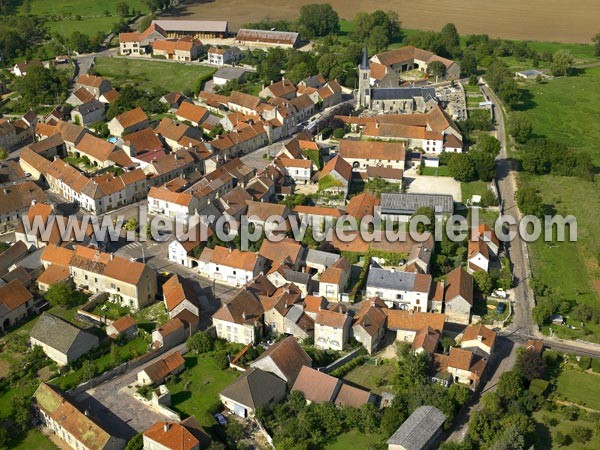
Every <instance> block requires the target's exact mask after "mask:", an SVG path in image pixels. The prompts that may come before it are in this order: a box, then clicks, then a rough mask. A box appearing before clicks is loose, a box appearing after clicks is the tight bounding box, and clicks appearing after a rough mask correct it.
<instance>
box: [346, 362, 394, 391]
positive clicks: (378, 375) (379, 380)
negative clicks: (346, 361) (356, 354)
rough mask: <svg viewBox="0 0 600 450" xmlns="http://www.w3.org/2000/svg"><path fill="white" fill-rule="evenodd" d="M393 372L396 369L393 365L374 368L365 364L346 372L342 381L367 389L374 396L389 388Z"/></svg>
mask: <svg viewBox="0 0 600 450" xmlns="http://www.w3.org/2000/svg"><path fill="white" fill-rule="evenodd" d="M395 372H396V368H395V367H394V365H393V364H380V365H378V366H376V365H375V364H372V363H370V362H367V363H366V364H362V365H360V366H358V367H355V368H354V369H352V370H351V371H350V372H348V374H347V375H346V376H345V377H344V380H347V381H349V382H351V383H354V384H357V385H360V386H362V387H364V388H367V389H369V390H371V391H373V392H374V393H375V394H381V393H382V392H383V391H385V390H389V389H390V388H391V384H392V381H393V377H394V374H395Z"/></svg>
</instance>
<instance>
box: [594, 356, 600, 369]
mask: <svg viewBox="0 0 600 450" xmlns="http://www.w3.org/2000/svg"><path fill="white" fill-rule="evenodd" d="M592 370H593V371H594V372H596V373H600V358H594V359H592Z"/></svg>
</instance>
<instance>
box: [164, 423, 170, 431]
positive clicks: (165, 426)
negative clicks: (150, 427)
mask: <svg viewBox="0 0 600 450" xmlns="http://www.w3.org/2000/svg"><path fill="white" fill-rule="evenodd" d="M163 431H164V432H165V433H166V432H167V431H169V424H168V423H167V422H165V424H164V425H163Z"/></svg>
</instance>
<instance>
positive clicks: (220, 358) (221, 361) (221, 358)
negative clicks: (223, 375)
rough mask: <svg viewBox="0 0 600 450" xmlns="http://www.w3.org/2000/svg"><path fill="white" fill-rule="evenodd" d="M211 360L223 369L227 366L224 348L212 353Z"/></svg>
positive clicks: (227, 361)
mask: <svg viewBox="0 0 600 450" xmlns="http://www.w3.org/2000/svg"><path fill="white" fill-rule="evenodd" d="M213 361H214V362H215V364H216V365H217V367H218V368H219V369H221V370H225V369H227V368H228V367H229V356H228V355H227V352H226V351H225V350H222V351H220V352H216V353H215V354H214V355H213Z"/></svg>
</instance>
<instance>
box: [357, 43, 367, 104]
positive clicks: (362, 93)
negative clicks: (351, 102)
mask: <svg viewBox="0 0 600 450" xmlns="http://www.w3.org/2000/svg"><path fill="white" fill-rule="evenodd" d="M370 103H371V68H370V67H369V53H368V50H367V46H366V45H365V50H364V52H363V57H362V62H361V64H360V65H359V66H358V92H357V95H356V109H360V108H366V107H369V106H370Z"/></svg>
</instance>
